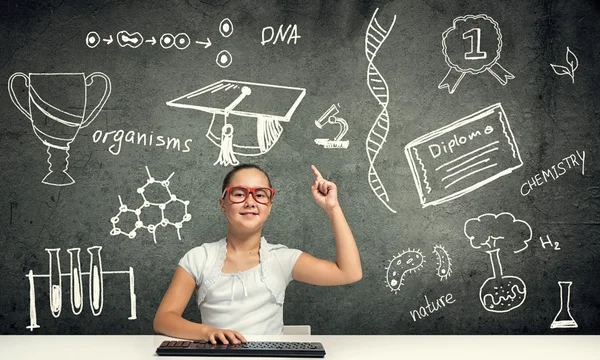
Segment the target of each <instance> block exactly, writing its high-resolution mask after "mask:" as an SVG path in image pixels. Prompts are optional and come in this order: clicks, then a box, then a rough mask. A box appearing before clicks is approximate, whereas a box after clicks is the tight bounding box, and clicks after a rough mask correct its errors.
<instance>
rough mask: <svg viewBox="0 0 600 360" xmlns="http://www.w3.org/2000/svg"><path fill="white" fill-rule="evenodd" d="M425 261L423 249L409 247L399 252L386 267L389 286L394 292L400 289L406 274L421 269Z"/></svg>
mask: <svg viewBox="0 0 600 360" xmlns="http://www.w3.org/2000/svg"><path fill="white" fill-rule="evenodd" d="M424 262H425V260H424V258H423V254H422V253H421V250H418V249H417V250H411V249H408V250H406V251H403V252H402V253H398V255H397V256H396V257H394V258H393V259H392V260H391V261H390V265H389V266H388V267H387V268H386V270H387V273H386V283H387V287H389V288H390V290H391V291H393V292H394V294H395V293H397V292H398V291H400V287H401V286H402V285H404V278H405V277H406V275H408V274H410V273H412V272H416V271H417V270H419V269H421V268H422V267H423V263H424Z"/></svg>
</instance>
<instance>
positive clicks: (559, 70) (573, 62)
mask: <svg viewBox="0 0 600 360" xmlns="http://www.w3.org/2000/svg"><path fill="white" fill-rule="evenodd" d="M565 58H566V60H567V63H568V64H569V66H570V67H571V68H570V69H569V68H568V67H566V66H562V65H555V64H550V66H552V70H554V72H555V73H556V75H569V76H570V77H571V81H572V82H573V84H574V83H575V70H577V67H578V66H579V60H577V56H575V54H574V53H573V52H572V51H571V49H569V47H568V46H567V53H566V55H565Z"/></svg>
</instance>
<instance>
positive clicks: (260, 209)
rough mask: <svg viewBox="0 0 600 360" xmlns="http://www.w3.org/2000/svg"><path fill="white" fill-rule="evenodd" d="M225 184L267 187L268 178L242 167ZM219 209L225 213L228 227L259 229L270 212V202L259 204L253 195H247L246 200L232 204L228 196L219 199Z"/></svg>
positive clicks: (246, 229) (240, 229) (242, 229)
mask: <svg viewBox="0 0 600 360" xmlns="http://www.w3.org/2000/svg"><path fill="white" fill-rule="evenodd" d="M227 186H245V187H249V188H259V187H265V188H268V187H269V180H268V179H267V177H266V176H265V174H263V173H262V171H260V170H257V169H243V170H239V171H238V172H236V173H235V174H234V175H233V176H232V177H231V180H230V182H229V184H228V185H227ZM219 203H220V204H221V211H222V212H223V214H225V215H227V221H228V222H229V227H230V228H233V229H235V230H237V231H242V232H255V231H260V229H261V228H262V225H263V224H264V222H265V221H266V220H267V218H268V217H269V214H270V213H271V206H272V203H269V204H268V205H264V204H260V203H258V202H257V201H256V199H255V198H254V196H253V195H248V197H247V198H246V201H244V202H241V203H238V204H234V203H232V202H231V201H229V197H228V196H227V195H226V196H225V198H221V199H219Z"/></svg>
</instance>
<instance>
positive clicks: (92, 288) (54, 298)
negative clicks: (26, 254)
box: [25, 246, 137, 331]
mask: <svg viewBox="0 0 600 360" xmlns="http://www.w3.org/2000/svg"><path fill="white" fill-rule="evenodd" d="M100 250H102V246H92V247H89V248H87V252H88V253H89V254H90V267H89V270H88V271H86V272H82V271H81V258H80V256H79V253H80V251H81V249H80V248H71V249H67V252H68V253H69V257H70V266H69V272H68V273H63V272H62V268H61V266H60V256H59V252H60V249H46V252H47V253H48V257H49V258H48V273H47V274H34V273H33V270H29V272H28V273H27V275H25V277H27V279H28V280H29V326H27V327H26V328H27V329H30V330H31V331H33V329H35V328H39V327H40V326H39V325H38V323H37V311H36V306H35V279H39V278H42V279H48V287H49V292H48V298H49V299H48V300H49V302H50V310H51V311H52V316H54V317H55V318H58V317H59V316H60V313H61V311H62V303H63V297H62V290H63V284H62V278H63V277H68V278H69V289H70V291H69V293H70V294H71V311H72V312H73V314H75V315H79V314H81V311H82V310H83V301H84V296H83V276H87V277H88V289H89V301H90V307H91V310H92V314H93V315H94V316H98V315H100V314H101V313H102V307H103V305H104V275H109V274H110V275H114V274H127V275H129V299H130V303H131V304H130V311H131V314H130V316H129V318H128V319H129V320H135V319H137V316H136V296H135V293H134V290H133V288H134V276H133V268H132V267H129V270H125V271H104V270H102V258H101V256H100Z"/></svg>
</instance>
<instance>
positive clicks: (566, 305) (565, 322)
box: [550, 281, 579, 329]
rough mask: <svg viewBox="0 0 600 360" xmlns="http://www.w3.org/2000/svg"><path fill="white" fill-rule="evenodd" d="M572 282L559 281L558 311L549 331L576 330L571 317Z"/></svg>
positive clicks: (575, 323)
mask: <svg viewBox="0 0 600 360" xmlns="http://www.w3.org/2000/svg"><path fill="white" fill-rule="evenodd" d="M572 284H573V282H572V281H559V282H558V286H559V287H560V310H558V313H556V316H555V317H554V320H553V321H552V324H550V329H572V328H577V327H579V325H577V322H576V321H575V319H573V315H571V285H572Z"/></svg>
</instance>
